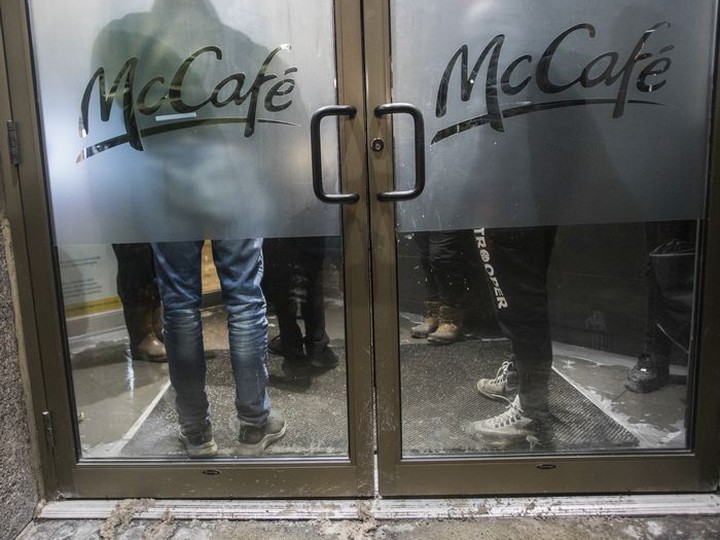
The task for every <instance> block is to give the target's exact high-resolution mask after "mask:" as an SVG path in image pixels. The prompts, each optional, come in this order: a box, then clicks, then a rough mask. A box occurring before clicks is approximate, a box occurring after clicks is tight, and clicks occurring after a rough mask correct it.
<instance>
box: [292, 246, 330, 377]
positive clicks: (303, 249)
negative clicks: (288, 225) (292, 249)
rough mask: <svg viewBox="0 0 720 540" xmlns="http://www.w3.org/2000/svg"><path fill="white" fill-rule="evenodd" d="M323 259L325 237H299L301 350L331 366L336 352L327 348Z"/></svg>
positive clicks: (309, 358) (324, 364) (313, 358)
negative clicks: (303, 324) (302, 295)
mask: <svg viewBox="0 0 720 540" xmlns="http://www.w3.org/2000/svg"><path fill="white" fill-rule="evenodd" d="M324 263H325V239H324V238H322V237H308V238H303V239H302V242H301V244H300V251H299V253H298V273H299V274H300V275H301V276H302V282H303V283H304V285H305V297H304V301H303V302H301V304H300V313H301V314H302V318H303V321H304V323H305V338H304V342H305V352H306V353H307V357H308V360H310V361H315V362H317V363H319V364H321V365H323V366H325V367H335V366H337V365H338V355H337V354H336V353H335V351H333V350H332V349H331V348H330V346H329V344H330V337H329V336H328V335H327V332H326V330H325V291H324V283H323V278H324V276H323V265H324Z"/></svg>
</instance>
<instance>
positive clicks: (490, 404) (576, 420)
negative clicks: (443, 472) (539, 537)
mask: <svg viewBox="0 0 720 540" xmlns="http://www.w3.org/2000/svg"><path fill="white" fill-rule="evenodd" d="M509 358H510V344H509V342H507V341H498V342H482V341H463V342H458V343H454V344H452V345H445V346H434V345H431V344H427V343H425V342H423V343H418V344H408V345H403V346H402V347H401V366H402V367H401V370H402V373H401V385H402V387H401V396H402V397H401V399H402V417H403V423H402V427H403V454H404V455H406V456H412V455H448V454H468V453H470V454H473V453H484V452H488V451H492V452H497V451H498V450H497V449H494V448H491V447H489V446H488V445H486V444H484V443H483V441H478V440H475V439H474V438H473V437H471V436H470V434H469V433H468V430H467V428H468V425H469V423H470V422H472V421H475V420H482V419H485V418H489V417H491V416H494V415H496V414H498V413H501V412H502V411H503V410H504V409H505V408H506V406H507V404H506V403H503V402H497V401H492V400H490V399H487V398H485V397H483V396H481V395H480V394H479V393H478V391H477V389H476V387H475V384H476V383H477V380H478V379H479V378H483V377H484V378H492V377H494V376H495V373H496V371H497V369H498V367H499V366H500V365H501V364H502V362H503V361H504V360H508V359H509ZM550 409H551V413H552V414H553V417H554V431H555V433H554V434H555V444H554V448H552V450H553V451H558V452H563V451H572V452H578V451H603V450H616V449H619V448H630V447H634V446H637V445H638V443H639V441H638V440H637V439H636V438H635V436H634V435H633V434H631V433H630V432H629V431H627V430H626V429H625V428H623V427H622V426H620V425H619V424H617V423H616V422H614V421H613V420H612V419H611V418H609V417H608V416H607V415H606V414H605V413H603V412H602V411H601V410H600V409H599V408H597V407H596V406H595V405H594V404H593V403H592V402H590V401H589V400H588V399H587V398H586V397H585V396H583V395H582V394H581V393H580V392H578V391H577V390H576V389H575V388H574V387H573V386H572V385H570V384H569V383H568V382H567V381H566V380H565V379H563V378H562V377H561V376H560V375H558V374H557V373H555V372H553V374H552V376H551V379H550ZM508 450H512V451H523V450H529V445H527V444H526V445H525V446H524V448H523V446H522V445H520V446H519V447H517V446H516V447H513V448H509V449H508ZM537 450H538V451H543V449H542V448H537Z"/></svg>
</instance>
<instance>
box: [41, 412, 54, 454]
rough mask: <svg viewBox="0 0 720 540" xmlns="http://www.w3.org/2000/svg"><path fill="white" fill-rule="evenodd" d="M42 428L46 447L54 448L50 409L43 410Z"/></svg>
mask: <svg viewBox="0 0 720 540" xmlns="http://www.w3.org/2000/svg"><path fill="white" fill-rule="evenodd" d="M42 417H43V429H44V431H45V444H46V445H47V446H48V448H50V449H53V448H55V432H54V431H53V423H52V415H51V414H50V411H43V413H42Z"/></svg>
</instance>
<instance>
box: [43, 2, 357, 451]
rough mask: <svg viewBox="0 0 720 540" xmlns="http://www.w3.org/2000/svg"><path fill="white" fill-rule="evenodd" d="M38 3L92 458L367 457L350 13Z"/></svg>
mask: <svg viewBox="0 0 720 540" xmlns="http://www.w3.org/2000/svg"><path fill="white" fill-rule="evenodd" d="M29 4H30V22H31V32H32V40H33V47H34V54H35V58H34V61H35V70H36V77H37V84H38V94H39V102H40V114H41V127H42V130H43V137H44V144H45V159H46V171H47V178H48V184H49V192H50V204H51V212H52V216H53V218H52V226H53V230H54V241H55V246H56V250H57V257H58V263H59V270H60V281H61V294H62V305H63V306H64V318H65V323H66V324H65V326H66V330H67V352H68V358H69V380H70V383H71V387H72V388H71V395H72V396H73V398H74V399H73V400H72V401H73V403H74V407H75V410H74V411H73V414H74V415H75V418H77V423H76V428H77V429H76V433H75V436H76V441H77V448H78V453H79V457H80V458H81V459H82V458H89V459H102V458H110V459H118V458H129V459H133V458H157V457H162V458H167V457H177V458H180V459H183V458H185V457H187V456H188V455H190V457H210V456H212V455H214V453H215V452H216V453H217V454H216V455H219V456H221V457H235V456H252V457H256V456H258V455H260V454H264V455H270V456H291V457H292V456H316V457H344V456H348V454H349V438H348V397H347V394H348V392H347V385H346V380H347V377H346V353H345V317H344V313H345V302H344V293H343V290H344V275H345V273H344V267H343V259H344V257H343V250H342V242H341V240H340V239H341V229H342V221H341V216H340V211H339V210H338V207H335V206H328V205H325V204H322V203H321V202H320V201H318V200H317V199H316V198H315V196H314V194H313V190H312V179H311V163H310V151H309V150H310V141H309V139H310V136H309V132H310V130H309V124H310V116H311V114H312V113H313V112H314V111H315V110H316V109H318V108H320V107H322V106H325V105H330V104H335V103H337V95H336V92H337V81H336V63H335V59H336V53H335V41H334V39H335V37H334V8H333V2H332V1H331V0H326V1H323V2H320V3H315V4H313V7H312V8H308V7H307V6H305V5H301V4H298V3H296V2H281V3H277V2H275V3H267V4H263V5H257V4H255V3H250V2H246V1H240V2H237V1H235V2H224V1H220V0H213V1H211V0H188V1H184V2H174V1H172V2H171V1H167V0H154V1H153V0H141V1H131V2H124V3H122V4H117V3H110V2H102V3H97V2H88V1H83V0H64V1H62V2H45V1H40V0H36V1H31V2H30V3H29ZM67 28H72V29H73V31H72V32H65V31H59V30H58V29H67ZM308 28H312V29H313V30H314V31H313V32H308V31H307V29H308ZM322 130H323V132H322V137H321V140H322V144H323V148H322V156H323V162H322V170H323V174H324V177H325V178H324V182H325V188H326V189H327V190H328V191H332V190H338V186H339V185H340V167H339V157H338V156H339V146H338V129H337V124H333V122H330V121H326V122H324V123H323V126H322ZM213 263H214V264H213ZM214 267H215V268H216V269H217V274H215V272H214V271H215V268H214ZM213 283H215V284H217V283H220V285H221V288H222V295H218V294H214V295H208V294H205V295H204V297H203V293H207V292H210V291H209V290H208V284H210V287H212V286H213V285H212V284H213ZM203 298H204V301H203ZM168 360H169V362H168ZM169 367H170V369H169ZM268 414H270V417H269V418H270V422H269V423H265V422H266V419H267V418H268ZM281 417H283V418H284V422H285V427H283V420H282V419H281ZM262 425H265V427H264V428H263V427H258V426H262ZM211 433H212V435H211Z"/></svg>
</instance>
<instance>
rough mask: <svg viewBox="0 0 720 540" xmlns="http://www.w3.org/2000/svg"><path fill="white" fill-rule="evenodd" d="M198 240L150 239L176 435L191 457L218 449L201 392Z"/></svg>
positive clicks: (213, 452)
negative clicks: (173, 396) (171, 392)
mask: <svg viewBox="0 0 720 540" xmlns="http://www.w3.org/2000/svg"><path fill="white" fill-rule="evenodd" d="M201 249H202V241H197V242H162V243H157V244H153V251H154V253H155V266H156V271H157V278H158V284H159V288H160V295H161V298H162V301H163V306H164V309H163V319H164V320H163V323H164V327H165V328H164V332H165V348H166V350H167V357H168V368H169V372H170V382H171V383H172V386H173V388H174V389H175V394H176V399H175V408H176V410H177V413H178V420H179V422H180V440H181V441H182V443H183V444H184V445H185V449H186V451H187V453H188V455H189V456H190V457H207V456H212V455H214V454H215V453H217V445H216V444H215V440H214V439H213V436H212V424H211V422H210V404H209V402H208V398H207V394H206V392H205V357H204V351H203V339H202V321H201V319H200V304H201V295H202V291H201V288H202V286H201V280H200V258H201V256H200V252H201Z"/></svg>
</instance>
